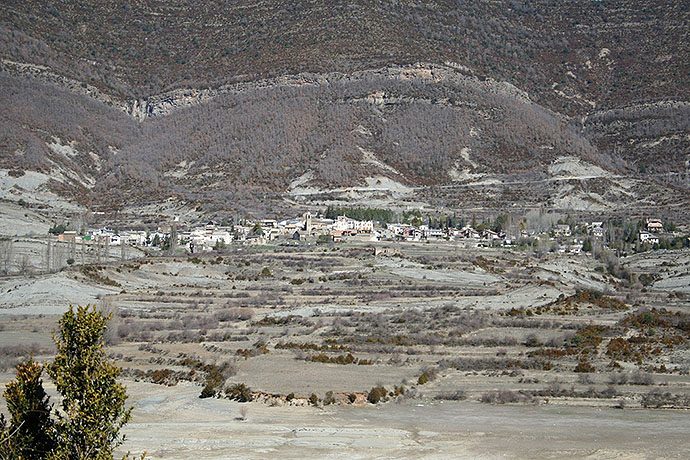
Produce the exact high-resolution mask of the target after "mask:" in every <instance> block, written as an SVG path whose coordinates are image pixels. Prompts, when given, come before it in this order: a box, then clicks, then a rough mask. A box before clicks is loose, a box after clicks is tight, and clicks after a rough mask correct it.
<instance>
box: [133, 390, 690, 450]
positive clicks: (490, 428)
mask: <svg viewBox="0 0 690 460" xmlns="http://www.w3.org/2000/svg"><path fill="white" fill-rule="evenodd" d="M128 389H129V393H130V395H131V402H133V403H134V407H135V411H134V417H133V419H132V422H131V423H130V424H129V425H128V426H127V428H126V430H125V431H126V433H127V437H128V440H127V442H126V444H125V445H124V446H123V448H124V449H128V450H130V451H131V452H132V453H139V452H142V451H144V450H145V451H146V452H148V455H149V457H150V458H151V459H162V458H165V459H190V458H196V459H264V458H280V459H290V458H300V459H307V458H313V459H336V458H347V459H374V458H376V459H383V458H386V459H388V458H401V459H402V458H422V459H448V458H457V459H498V458H503V459H506V458H507V459H562V458H570V459H651V458H664V459H685V458H687V455H688V450H689V449H690V442H688V439H687V433H688V432H690V416H689V415H690V414H688V413H687V411H652V410H628V409H626V410H617V409H603V408H602V409H592V408H577V407H562V406H561V407H555V406H553V407H550V406H513V405H508V406H488V405H485V404H480V403H476V402H444V403H438V402H433V403H430V402H427V401H424V400H422V401H419V400H412V401H405V402H402V403H400V404H396V403H391V404H386V405H383V406H367V407H351V406H337V407H335V406H328V407H326V408H314V407H269V406H267V405H264V404H258V403H249V404H244V406H245V407H246V408H247V409H246V410H247V416H246V420H241V419H240V408H241V406H242V405H243V404H241V403H236V402H232V401H228V400H219V399H199V398H198V394H199V390H198V387H196V386H192V385H178V386H177V387H175V388H167V387H162V386H159V385H153V384H148V383H128Z"/></svg>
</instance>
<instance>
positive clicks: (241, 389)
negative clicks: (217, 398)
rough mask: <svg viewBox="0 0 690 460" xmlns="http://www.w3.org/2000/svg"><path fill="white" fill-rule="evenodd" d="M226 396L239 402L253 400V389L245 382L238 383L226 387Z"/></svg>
mask: <svg viewBox="0 0 690 460" xmlns="http://www.w3.org/2000/svg"><path fill="white" fill-rule="evenodd" d="M225 396H226V397H227V398H228V399H233V400H235V401H239V402H250V401H251V400H252V393H251V389H250V388H249V387H248V386H247V385H245V384H244V383H238V384H236V385H233V386H231V387H228V388H226V389H225Z"/></svg>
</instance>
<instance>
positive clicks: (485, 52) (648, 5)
mask: <svg viewBox="0 0 690 460" xmlns="http://www.w3.org/2000/svg"><path fill="white" fill-rule="evenodd" d="M689 14H690V13H688V11H687V8H685V4H684V2H682V1H669V2H663V4H662V3H659V2H655V1H642V0H638V1H632V0H628V1H620V2H610V1H575V2H560V1H536V2H534V1H516V0H513V1H498V0H497V1H460V0H458V1H434V2H423V3H418V2H410V1H407V0H398V1H392V0H390V1H384V0H381V1H373V2H371V1H366V2H365V1H355V2H341V1H335V2H330V1H329V2H324V1H302V2H294V3H289V4H286V3H284V2H277V1H272V0H269V1H265V2H261V3H259V4H256V3H252V2H245V1H232V2H230V1H225V0H213V1H208V2H202V3H201V4H198V3H197V2H190V1H168V2H159V1H154V0H140V1H136V2H134V1H132V2H109V1H100V0H90V1H87V2H80V3H79V4H78V5H77V4H74V3H73V2H68V1H61V0H54V1H51V2H37V1H15V0H8V1H6V2H3V5H2V7H0V38H2V39H1V40H0V57H1V58H2V61H1V62H0V83H1V84H0V94H1V96H2V97H0V106H1V108H2V109H3V111H2V113H3V116H2V118H1V119H0V120H1V121H0V133H1V134H0V149H1V150H2V155H0V167H2V168H6V169H8V170H12V169H19V170H24V169H26V170H36V171H40V172H44V173H46V174H47V175H49V176H50V177H51V179H52V180H51V183H50V186H51V187H52V189H53V190H57V191H58V192H60V193H67V194H69V195H70V196H73V197H76V198H78V199H79V200H80V201H81V202H83V203H85V204H88V203H91V202H93V200H94V199H97V200H99V201H102V200H103V198H104V197H107V198H108V199H109V201H108V202H109V203H113V204H118V203H119V204H121V203H126V202H128V203H131V202H136V201H139V200H141V201H146V200H151V199H158V198H166V197H169V196H177V197H181V198H184V199H189V200H194V201H203V202H213V203H216V205H218V206H224V205H225V204H227V203H228V202H232V203H233V204H234V205H237V206H239V205H240V204H241V205H249V204H251V205H252V206H253V205H256V203H257V202H259V201H262V200H269V201H274V200H275V199H276V198H278V197H279V196H280V194H282V193H284V192H286V191H288V190H290V189H291V184H293V185H294V184H295V181H296V180H298V179H299V181H298V182H299V183H300V184H302V185H303V186H313V187H316V188H320V189H323V190H328V189H333V188H338V187H352V186H361V185H363V184H364V180H365V178H367V177H373V178H374V179H375V180H380V177H382V176H385V177H387V178H388V179H390V180H392V181H394V182H395V183H399V184H402V186H408V187H409V186H422V187H427V186H436V185H448V184H454V183H456V182H458V181H466V180H469V179H470V178H473V177H475V178H476V177H480V176H479V175H482V174H484V175H486V174H505V173H511V174H518V175H524V176H526V177H528V178H540V177H544V174H545V173H546V172H547V170H548V166H549V165H550V164H551V163H552V162H553V161H554V160H555V159H557V158H560V157H577V158H580V159H582V160H585V161H587V162H588V163H593V164H595V165H598V166H600V167H602V168H604V169H605V170H608V171H611V172H614V173H616V174H627V175H634V176H636V177H643V178H647V177H648V178H653V179H654V180H656V181H659V182H661V183H665V184H668V185H672V186H678V187H681V188H687V187H688V155H690V127H689V126H688V124H689V122H688V120H689V119H690V117H688V112H689V111H690V96H689V94H688V91H689V89H690V85H689V84H688V83H689V82H688V75H690V68H688V66H689V65H690V64H688V62H690V60H689V59H688V57H689V56H688V49H687V46H684V43H686V42H687V41H688V40H687V39H688V38H689V37H688V35H689V34H688V31H689V29H690V28H689V27H688V24H689V21H688V19H689ZM137 120H143V121H141V122H139V121H137ZM376 178H379V179H376ZM683 193H685V192H683ZM437 196H439V195H437Z"/></svg>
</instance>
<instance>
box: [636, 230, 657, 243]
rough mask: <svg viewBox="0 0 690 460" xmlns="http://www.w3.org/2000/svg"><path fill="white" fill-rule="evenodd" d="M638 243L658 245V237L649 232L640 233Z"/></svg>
mask: <svg viewBox="0 0 690 460" xmlns="http://www.w3.org/2000/svg"><path fill="white" fill-rule="evenodd" d="M640 243H646V244H659V237H658V236H656V235H652V234H651V233H649V232H640Z"/></svg>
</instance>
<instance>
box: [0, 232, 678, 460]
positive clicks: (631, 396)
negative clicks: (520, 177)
mask: <svg viewBox="0 0 690 460" xmlns="http://www.w3.org/2000/svg"><path fill="white" fill-rule="evenodd" d="M618 264H619V265H620V267H621V270H624V271H626V273H629V274H632V275H629V276H627V277H626V278H625V279H622V278H621V279H619V278H615V277H613V276H612V275H610V274H609V271H608V270H606V269H604V267H603V266H602V265H601V264H600V263H599V262H597V261H596V260H594V259H592V258H591V257H589V256H586V255H568V254H554V253H547V254H545V255H542V256H541V257H538V256H537V255H535V254H534V253H531V252H527V251H523V250H519V249H464V248H458V247H456V246H454V245H452V244H450V243H445V242H444V243H436V244H431V243H430V244H422V243H420V244H415V243H404V244H402V243H376V244H366V243H357V244H354V243H353V244H343V245H338V246H311V247H306V246H302V247H299V246H298V247H280V246H275V247H256V248H249V247H247V248H233V249H231V250H229V251H225V252H222V253H213V254H206V255H195V256H184V257H182V256H176V257H160V258H149V259H139V260H129V261H126V262H118V263H111V264H98V265H92V266H89V268H88V269H85V267H70V268H67V269H64V270H62V271H61V272H59V273H58V274H53V275H50V276H51V277H52V278H51V279H52V282H53V283H56V284H58V283H66V282H69V283H72V284H73V285H75V286H79V288H80V290H81V291H80V292H82V296H84V295H86V293H89V292H91V293H92V295H93V299H94V301H96V302H98V303H99V305H100V306H101V308H103V309H104V310H106V311H108V312H111V313H112V314H113V320H112V321H111V327H110V328H109V330H108V334H107V340H108V343H109V354H110V356H111V357H112V358H114V359H115V360H116V362H117V363H118V365H119V366H121V367H122V368H123V378H124V379H125V381H126V382H128V384H129V385H130V388H131V389H132V395H133V396H132V400H133V402H134V404H135V407H137V408H141V409H142V411H138V410H135V418H134V423H133V425H132V428H130V430H138V429H141V428H143V427H145V426H150V427H153V429H154V430H159V429H160V430H164V431H165V430H167V429H168V428H164V425H165V424H166V423H179V424H180V425H176V428H175V429H172V428H170V429H172V430H173V432H174V431H175V430H187V429H190V430H196V429H197V428H198V429H200V428H199V427H198V426H197V425H198V424H199V423H202V422H213V421H214V420H215V418H214V417H216V416H217V417H220V418H219V419H218V420H217V421H218V423H219V424H220V425H222V426H218V427H215V425H214V427H215V428H213V429H211V431H210V432H208V433H207V434H201V433H197V434H195V435H190V436H197V435H198V436H201V438H203V439H201V440H198V442H200V443H202V445H204V446H208V448H209V449H210V453H209V456H208V457H207V458H216V457H214V455H216V456H217V458H220V457H223V458H227V456H224V455H221V454H219V452H220V451H222V449H220V448H218V449H216V448H215V447H213V446H217V445H225V444H223V443H222V442H220V444H217V439H216V438H217V436H219V434H218V433H220V431H223V432H225V430H228V431H229V432H234V431H233V430H234V428H232V429H231V426H234V425H226V423H230V424H240V423H245V422H247V421H249V422H252V423H253V424H252V425H251V427H250V428H247V425H242V426H243V427H244V428H238V430H240V432H242V430H245V431H246V430H248V431H249V432H251V434H248V435H250V436H258V433H260V432H263V431H262V430H269V431H270V430H279V431H283V430H288V431H289V430H293V432H294V430H295V429H298V428H295V427H301V428H299V429H300V430H305V429H307V430H308V428H305V426H309V425H310V424H312V425H313V424H316V423H317V420H319V418H320V417H326V420H327V423H325V425H324V426H331V428H324V427H323V426H321V427H320V428H319V429H320V430H321V431H319V433H320V434H318V435H314V436H315V437H313V438H312V437H310V438H309V440H308V441H307V444H309V443H310V442H312V441H313V445H311V447H314V448H316V447H315V446H319V445H321V444H322V443H324V442H325V441H324V437H325V436H326V434H325V433H329V431H328V430H329V429H334V430H335V429H336V428H334V427H336V426H339V424H340V423H344V424H346V425H347V424H349V423H355V422H356V421H357V420H358V417H362V419H361V424H362V426H363V427H359V428H358V429H361V430H363V431H362V433H360V434H357V433H356V432H352V433H349V432H348V433H347V434H344V435H343V436H345V438H347V440H344V441H343V442H342V447H343V448H347V449H354V450H353V451H352V452H359V449H360V448H363V447H362V446H359V445H358V444H357V442H358V441H356V440H357V439H360V438H361V439H365V438H367V437H372V436H373V434H372V433H375V432H377V431H376V430H393V431H394V429H393V428H392V427H394V426H395V425H396V423H402V422H401V421H400V420H407V421H406V422H405V423H407V425H406V428H405V429H408V428H409V429H412V428H411V427H414V425H415V420H412V419H410V416H411V414H413V413H414V412H415V411H421V412H424V414H425V417H429V418H430V419H438V418H439V417H441V418H443V417H447V418H448V419H449V420H451V421H452V420H454V419H453V417H457V423H458V424H459V425H458V426H459V427H464V428H462V430H469V431H472V430H471V429H470V428H471V424H472V423H471V416H470V415H468V414H481V413H483V412H484V410H490V411H493V412H491V413H492V414H495V417H496V419H494V420H489V421H487V422H486V423H489V424H490V426H489V427H488V428H487V431H489V432H491V433H492V434H491V436H490V437H491V438H492V439H494V438H495V439H494V441H496V443H495V446H499V445H500V444H501V442H502V441H501V442H499V441H500V440H499V437H498V432H499V431H500V430H506V429H507V428H505V427H503V428H500V429H499V426H500V423H499V421H498V419H499V418H501V417H510V416H511V414H512V415H516V414H519V413H521V412H520V409H512V407H513V406H518V407H523V408H524V410H525V411H526V413H528V414H531V415H529V416H528V419H529V420H532V419H531V418H530V417H533V418H534V420H533V422H529V423H535V424H536V425H534V426H533V427H532V428H531V429H532V430H535V433H536V430H538V429H542V428H543V429H547V428H546V427H545V426H542V425H540V424H543V423H545V422H544V419H543V418H540V417H547V418H548V419H549V420H551V419H552V418H553V419H554V420H558V421H560V422H562V423H564V424H567V423H570V422H571V421H572V420H575V422H574V423H576V424H578V423H581V424H586V423H585V422H584V420H588V419H589V418H592V417H594V415H593V414H596V413H600V411H601V410H605V411H606V412H605V413H606V414H607V415H606V417H611V418H613V419H615V420H617V422H616V423H618V424H620V426H621V430H623V429H630V430H633V431H634V430H639V429H642V428H641V427H642V425H635V423H637V422H635V420H638V419H640V418H642V419H644V418H645V417H642V416H639V415H634V414H638V413H644V414H649V415H648V417H649V418H650V420H651V419H654V418H659V417H660V418H661V419H664V420H666V418H668V417H670V418H673V417H675V415H652V412H648V411H649V410H651V409H655V410H661V409H666V410H667V411H665V412H663V413H669V414H671V413H673V414H675V413H676V412H674V411H675V410H685V409H687V408H689V407H690V386H689V383H690V376H689V375H688V374H689V372H690V367H689V366H688V363H689V362H690V360H689V359H688V358H689V357H690V346H689V345H688V340H690V312H689V311H688V299H687V297H686V296H687V295H688V294H687V293H686V292H685V291H687V286H686V284H685V283H683V281H682V280H684V279H687V277H688V276H689V273H688V272H689V270H690V252H688V251H685V250H681V251H672V252H671V251H655V252H650V253H645V254H638V255H635V256H632V257H628V258H621V259H619V260H618ZM46 276H47V275H46ZM39 278H40V277H39ZM58 278H59V279H58ZM36 283H37V280H36V279H33V280H23V279H21V278H13V279H12V280H6V281H5V282H4V284H3V291H2V292H0V298H2V310H0V312H1V314H2V318H3V321H2V324H1V325H0V329H1V330H0V341H1V343H2V348H1V349H0V352H1V353H2V355H1V358H0V366H2V368H3V369H2V370H0V372H5V374H2V376H3V377H2V380H8V379H9V378H10V375H11V368H12V366H13V364H14V363H15V362H17V361H19V360H20V359H21V358H22V357H23V356H25V355H26V354H28V353H31V352H33V353H34V355H35V356H37V357H38V358H39V359H44V358H49V357H50V354H51V353H52V347H51V345H50V332H51V330H52V329H53V328H54V327H55V324H56V320H57V316H56V313H57V311H56V308H55V306H54V299H53V300H51V291H50V289H47V290H46V291H45V292H44V293H43V295H42V296H41V294H40V293H35V294H34V297H33V299H34V301H35V304H34V305H33V308H32V309H30V310H28V309H27V308H26V305H24V304H23V303H22V302H21V301H19V300H17V299H18V296H13V295H12V292H11V291H13V290H21V289H22V284H32V285H36ZM65 308H66V305H65ZM42 309H44V311H43V310H42ZM20 312H21V314H20ZM154 395H155V396H154ZM199 396H201V397H202V398H200V397H199ZM175 405H182V406H181V407H180V408H179V411H178V410H173V408H172V406H175ZM499 406H500V407H506V408H505V409H497V408H498V407H499ZM418 407H423V409H418ZM483 407H484V408H486V409H482V408H483ZM528 407H529V409H527V408H528ZM242 408H244V409H242ZM374 408H378V410H377V411H376V412H375V413H376V414H377V415H376V417H375V419H370V418H369V417H371V414H372V409H374ZM489 408H496V409H489ZM553 408H561V409H553ZM206 409H208V410H209V411H211V413H209V415H208V417H209V419H208V420H203V419H204V413H205V412H204V411H205V410H206ZM668 410H672V411H671V412H669V411H668ZM166 411H169V412H166ZM573 411H575V412H573ZM616 411H620V413H621V414H630V415H629V417H628V416H623V415H618V414H619V412H616ZM640 411H642V412H640ZM137 413H139V415H136V414H137ZM164 413H167V414H168V415H166V416H163V414H164ZM655 413H659V412H655ZM247 414H249V415H247ZM254 414H261V416H260V417H258V420H257V417H253V416H252V415H254ZM386 414H388V415H386ZM499 414H500V415H499ZM557 414H561V415H557ZM572 414H576V417H575V418H574V419H573V418H571V415H572ZM188 417H191V418H188ZM273 417H276V418H278V417H280V418H281V422H280V424H279V425H280V426H278V425H276V423H277V422H276V421H275V419H274V418H273ZM293 417H294V418H293ZM387 417H388V418H387ZM307 419H309V420H310V421H309V422H307V421H306V420H307ZM364 420H366V422H365V421H364ZM425 420H426V419H425ZM425 420H418V421H416V422H418V425H417V428H416V429H417V430H423V429H424V428H423V426H424V425H425V424H426V423H427V422H426V421H425ZM434 423H437V422H434ZM549 423H550V422H549ZM626 423H629V424H632V425H630V426H628V428H623V427H624V426H626ZM640 423H641V422H640ZM685 423H686V422H685ZM686 425H687V423H686ZM166 426H167V425H166ZM614 426H618V425H615V424H614ZM645 426H646V425H645ZM195 427H196V428H195ZM290 427H293V428H290ZM540 427H541V428H540ZM438 429H439V430H440V431H437V432H436V435H435V436H436V437H435V438H433V440H432V441H429V442H432V443H433V442H438V443H440V444H439V445H444V446H446V447H444V449H445V448H448V449H451V450H446V451H444V450H443V449H442V450H441V451H442V452H451V451H453V450H452V446H453V445H454V444H453V443H452V442H451V441H450V440H449V439H446V438H452V437H453V435H452V433H451V432H452V431H453V430H455V428H453V429H449V428H447V427H439V428H438ZM460 429H461V428H458V430H460ZM548 429H550V430H553V428H548ZM646 429H647V428H644V430H646ZM217 430H219V431H217ZM257 430H258V431H257ZM323 430H325V431H323ZM368 430H372V431H368ZM449 430H450V431H449ZM345 431H347V430H345ZM393 431H390V432H389V431H386V433H387V434H385V436H392V438H395V439H397V440H398V441H399V440H400V439H401V437H402V438H404V439H405V440H409V439H408V438H409V436H410V434H409V433H408V432H407V431H405V432H404V434H403V435H401V434H400V433H398V432H395V433H393ZM432 431H433V430H432ZM365 432H366V434H365ZM615 432H616V430H615V428H613V427H612V428H610V429H608V431H607V433H609V435H610V436H611V437H612V438H611V439H615ZM132 433H133V436H132V439H134V445H135V446H136V448H141V449H142V450H144V449H146V450H148V451H149V452H153V456H154V458H158V457H161V458H162V457H165V458H169V457H167V455H168V454H169V453H173V452H177V453H176V454H171V455H173V456H174V455H183V454H182V453H181V452H185V449H186V447H184V446H183V445H182V444H180V445H179V446H178V447H179V449H180V450H178V449H177V448H175V447H164V444H163V441H162V438H161V440H158V438H156V439H151V438H149V437H148V435H147V434H141V433H137V432H136V431H133V432H132ZM238 433H239V432H238ZM391 433H393V434H391ZM245 434H246V433H245ZM380 434H381V433H380ZM567 434H568V433H567V432H566V431H558V430H556V431H555V432H554V436H556V437H559V436H560V437H562V438H563V439H564V440H567ZM381 435H382V436H384V434H381ZM535 435H536V434H535ZM180 436H182V435H180ZM228 436H231V435H229V434H228ZM281 436H282V435H281ZM299 436H302V435H301V434H300V435H299ZM376 436H378V435H376ZM668 436H673V433H672V432H669V433H668ZM231 437H232V436H231ZM182 438H183V439H188V438H185V437H184V436H182ZM460 438H461V439H464V441H462V442H461V441H457V443H458V444H457V445H456V448H457V449H458V450H457V452H461V451H463V450H462V449H466V454H467V455H472V454H471V452H472V448H471V446H472V445H473V444H472V443H470V442H469V439H465V438H468V436H467V432H465V435H463V436H460ZM233 439H234V441H233V442H238V443H239V442H247V441H240V437H239V434H238V437H237V438H233ZM281 439H282V438H281ZM214 440H216V441H214ZM218 442H219V441H218ZM262 442H263V441H262ZM276 442H277V444H279V445H275V446H273V447H271V446H268V445H265V446H264V447H265V448H266V449H269V451H270V449H272V448H276V449H277V450H276V452H281V451H283V452H286V453H288V454H289V452H293V450H290V449H294V448H295V445H296V444H294V443H292V442H291V441H290V442H286V441H281V442H278V441H276ZM362 442H363V441H362ZM372 442H373V441H372ZM376 442H379V444H376V445H377V446H378V447H376V448H375V450H374V451H373V452H376V453H377V454H376V455H378V454H382V453H383V452H385V451H386V450H385V446H383V445H380V441H376ZM396 442H397V441H396ZM401 442H402V441H401ZM492 442H493V441H492ZM405 443H407V441H405ZM448 443H451V444H448ZM183 444H184V443H183ZM259 444H261V443H259ZM269 444H270V443H269ZM384 444H385V443H384ZM422 444H424V443H422ZM461 444H462V446H464V447H462V449H461ZM614 444H615V443H614ZM406 445H407V444H406ZM492 445H494V444H492ZM650 446H653V445H650ZM408 447H409V445H408ZM543 447H544V449H545V450H544V451H543V452H542V451H540V452H542V453H541V454H539V455H542V454H544V452H551V451H550V450H549V448H548V446H543ZM245 448H248V445H245ZM496 448H497V449H499V447H496ZM156 449H158V450H156ZM166 449H167V450H166ZM381 449H382V450H381ZM391 449H392V448H391ZM401 449H402V448H401ZM214 452H215V453H214ZM315 452H316V451H315ZM362 452H365V451H362ZM388 452H389V454H391V455H393V456H395V455H402V456H405V455H411V452H417V453H419V452H421V451H419V452H418V451H416V450H414V449H413V450H410V451H406V450H405V449H403V450H400V451H394V450H390V451H388ZM396 452H397V453H396ZM402 452H407V454H403V453H402ZM496 452H498V451H496ZM578 452H579V451H577V450H574V451H573V455H575V456H577V455H579V453H578ZM360 453H361V452H360ZM551 453H553V452H551ZM667 454H668V456H669V457H673V455H674V453H673V452H672V451H668V452H667ZM218 455H220V456H219V457H218ZM535 455H536V454H535ZM539 455H537V457H538V456H539ZM516 456H517V457H520V455H518V454H516ZM595 456H597V455H595ZM602 456H605V455H603V454H602ZM366 457H367V454H364V453H362V457H361V458H366ZM431 457H433V455H432V456H431ZM431 457H430V458H431ZM441 457H443V455H441ZM176 458H177V457H176ZM179 458H182V457H179ZM439 458H440V457H439ZM488 458H493V457H491V455H488Z"/></svg>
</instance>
